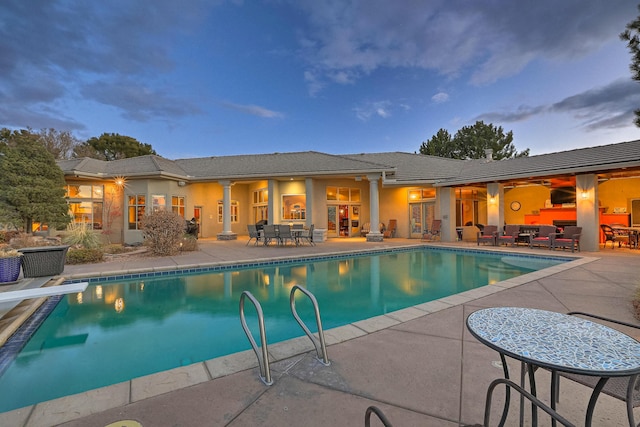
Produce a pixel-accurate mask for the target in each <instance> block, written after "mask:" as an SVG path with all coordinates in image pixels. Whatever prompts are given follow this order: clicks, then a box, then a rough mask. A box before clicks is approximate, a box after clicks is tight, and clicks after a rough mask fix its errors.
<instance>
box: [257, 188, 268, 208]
mask: <svg viewBox="0 0 640 427" xmlns="http://www.w3.org/2000/svg"><path fill="white" fill-rule="evenodd" d="M263 203H269V191H268V190H267V189H266V188H261V189H260V190H256V191H254V192H253V204H254V205H259V204H263Z"/></svg>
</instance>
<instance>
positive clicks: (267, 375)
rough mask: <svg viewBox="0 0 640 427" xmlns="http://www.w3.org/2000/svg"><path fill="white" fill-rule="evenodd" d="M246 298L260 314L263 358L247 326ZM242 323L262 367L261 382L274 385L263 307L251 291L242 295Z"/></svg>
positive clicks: (259, 322)
mask: <svg viewBox="0 0 640 427" xmlns="http://www.w3.org/2000/svg"><path fill="white" fill-rule="evenodd" d="M245 297H246V298H249V301H251V302H252V303H253V306H254V307H255V309H256V312H257V314H258V328H259V329H260V346H261V348H262V357H261V356H260V352H259V351H258V345H257V344H256V341H255V340H254V339H253V336H252V335H251V331H250V330H249V327H248V326H247V321H246V319H245V316H244V300H245ZM240 322H241V323H242V329H244V333H245V334H246V335H247V338H249V343H251V347H252V348H253V352H254V353H255V354H256V357H257V358H258V365H259V367H260V375H259V376H260V380H262V382H263V383H264V384H265V385H272V384H273V380H272V379H271V370H270V369H269V351H268V348H267V332H266V331H265V328H264V315H263V313H262V306H260V303H259V302H258V300H257V299H255V297H254V296H253V295H252V294H251V292H249V291H243V292H242V295H240Z"/></svg>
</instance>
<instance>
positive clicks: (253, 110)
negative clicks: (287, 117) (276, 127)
mask: <svg viewBox="0 0 640 427" xmlns="http://www.w3.org/2000/svg"><path fill="white" fill-rule="evenodd" d="M222 105H223V106H224V107H226V108H229V109H232V110H236V111H240V112H241V113H245V114H251V115H253V116H258V117H263V118H265V119H282V118H284V114H283V113H280V112H278V111H273V110H269V109H267V108H264V107H260V106H258V105H251V104H249V105H242V104H233V103H230V102H225V103H223V104H222Z"/></svg>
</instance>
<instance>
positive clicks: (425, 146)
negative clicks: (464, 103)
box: [420, 129, 457, 159]
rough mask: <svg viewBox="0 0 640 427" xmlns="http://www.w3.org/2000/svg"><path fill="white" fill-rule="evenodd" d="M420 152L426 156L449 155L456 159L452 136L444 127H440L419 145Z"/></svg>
mask: <svg viewBox="0 0 640 427" xmlns="http://www.w3.org/2000/svg"><path fill="white" fill-rule="evenodd" d="M420 154H426V155H428V156H438V157H449V158H452V159H456V158H457V157H456V147H455V146H454V145H453V138H452V137H451V134H450V133H449V132H447V130H446V129H440V130H439V131H438V133H437V134H435V135H433V136H432V137H431V139H429V140H428V141H427V142H423V143H422V145H421V146H420Z"/></svg>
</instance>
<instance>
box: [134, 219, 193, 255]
mask: <svg viewBox="0 0 640 427" xmlns="http://www.w3.org/2000/svg"><path fill="white" fill-rule="evenodd" d="M141 225H142V236H143V237H144V239H145V245H147V246H148V247H149V249H151V252H152V253H153V254H154V255H163V256H166V255H174V254H176V253H178V251H179V250H180V242H181V241H182V237H183V235H184V229H185V222H184V218H182V217H181V216H180V215H178V214H177V213H175V212H171V211H167V210H164V209H160V210H157V211H155V212H151V213H150V214H147V215H145V216H144V217H142V221H141Z"/></svg>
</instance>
